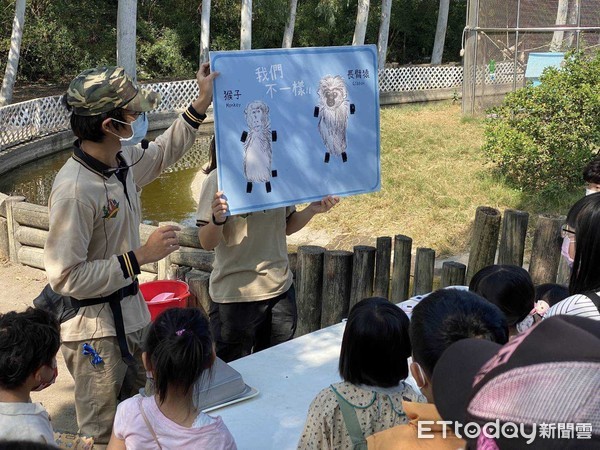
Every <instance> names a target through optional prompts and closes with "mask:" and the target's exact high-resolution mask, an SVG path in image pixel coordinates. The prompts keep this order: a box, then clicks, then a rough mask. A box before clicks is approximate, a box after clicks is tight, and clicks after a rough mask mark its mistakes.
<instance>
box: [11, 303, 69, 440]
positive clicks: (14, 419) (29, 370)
mask: <svg viewBox="0 0 600 450" xmlns="http://www.w3.org/2000/svg"><path fill="white" fill-rule="evenodd" d="M59 347H60V329H59V325H58V322H57V321H56V320H55V319H54V318H53V317H52V316H51V315H50V314H48V313H47V312H46V311H42V310H39V309H34V308H27V310H26V311H23V312H16V311H11V312H8V313H6V314H1V315H0V440H14V441H33V442H39V443H44V444H49V445H52V446H53V447H55V446H56V444H55V442H54V434H53V431H52V425H50V417H49V416H48V413H47V412H46V410H45V409H44V407H43V406H42V405H41V404H40V403H33V402H32V401H31V396H30V394H31V391H41V390H42V389H44V388H46V387H48V386H50V385H51V384H52V383H54V381H55V379H56V375H57V374H58V370H57V363H56V353H57V352H58V349H59Z"/></svg>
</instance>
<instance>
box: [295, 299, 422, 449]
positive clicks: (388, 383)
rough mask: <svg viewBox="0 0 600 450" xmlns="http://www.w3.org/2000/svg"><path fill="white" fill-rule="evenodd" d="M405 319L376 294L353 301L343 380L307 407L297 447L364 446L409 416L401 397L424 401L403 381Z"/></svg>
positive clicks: (407, 346)
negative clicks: (382, 431)
mask: <svg viewBox="0 0 600 450" xmlns="http://www.w3.org/2000/svg"><path fill="white" fill-rule="evenodd" d="M408 325H409V320H408V317H407V316H406V314H405V313H404V312H403V311H402V310H401V309H400V308H399V307H397V306H396V305H394V304H392V303H390V302H389V301H388V300H386V299H384V298H380V297H373V298H368V299H365V300H362V301H361V302H359V303H357V304H356V305H355V306H354V307H353V308H352V310H351V311H350V315H349V316H348V322H347V323H346V329H345V330H344V336H343V338H342V348H341V351H340V363H339V372H340V375H341V377H342V379H343V380H344V381H343V382H341V383H335V384H332V385H331V386H329V387H327V388H325V389H323V390H322V391H321V392H320V393H319V394H318V395H317V397H316V398H315V399H314V400H313V402H312V403H311V405H310V409H309V411H308V417H307V420H306V424H305V425H304V431H303V432H302V436H301V438H300V442H299V444H298V448H299V449H351V448H356V449H358V448H365V449H366V448H367V447H366V440H365V437H366V436H369V435H371V434H373V433H376V432H378V431H381V430H386V429H388V428H391V427H393V426H395V425H399V424H402V423H406V422H407V418H406V414H405V412H404V410H403V408H402V401H403V400H408V401H424V400H425V398H424V397H423V396H421V395H419V394H417V393H416V392H415V391H414V390H413V388H412V387H410V386H409V385H408V384H406V383H405V381H404V379H405V378H406V377H407V376H408V362H407V358H408V357H409V356H410V354H411V346H410V340H409V336H408Z"/></svg>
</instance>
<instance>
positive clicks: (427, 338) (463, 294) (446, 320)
mask: <svg viewBox="0 0 600 450" xmlns="http://www.w3.org/2000/svg"><path fill="white" fill-rule="evenodd" d="M465 338H480V339H486V340H489V341H492V342H497V343H499V344H505V343H506V342H508V327H507V326H506V320H505V319H504V315H503V314H502V312H501V311H500V310H499V309H498V308H497V307H496V306H494V305H492V304H490V303H489V302H488V301H486V300H484V299H483V298H481V297H479V296H478V295H475V294H473V293H472V292H468V291H465V290H458V289H440V290H438V291H436V292H433V293H432V294H430V295H429V296H427V297H425V298H424V299H423V300H422V301H421V302H420V303H419V304H418V305H417V306H415V308H414V309H413V313H412V319H411V322H410V341H411V345H412V355H413V362H412V364H411V365H410V371H411V373H412V375H413V377H414V378H415V381H416V382H417V385H418V386H419V388H420V389H421V392H422V393H423V394H424V395H425V397H426V398H427V402H428V403H414V402H410V401H403V402H402V409H403V410H404V411H406V414H407V415H408V418H409V420H410V422H409V423H408V424H405V425H398V426H396V427H393V428H390V429H389V430H385V431H381V432H379V433H375V434H374V435H372V436H369V437H368V438H367V444H368V446H369V447H368V448H369V450H379V449H381V450H400V449H407V450H412V449H421V448H431V449H439V450H444V449H448V450H455V449H457V448H462V447H463V446H464V442H463V441H462V439H459V438H458V437H456V436H455V435H454V434H453V433H452V432H451V429H449V431H450V432H448V434H444V433H443V429H442V426H441V425H438V424H435V423H434V422H433V421H438V420H442V419H441V417H440V415H439V413H438V411H437V409H436V407H435V405H434V404H433V388H432V385H431V379H432V377H433V369H434V367H435V365H436V363H437V360H438V359H439V358H440V356H441V355H442V353H443V352H444V350H446V348H448V347H449V346H450V345H451V344H452V343H454V342H456V341H458V340H460V339H465ZM419 421H430V422H428V424H427V425H426V428H428V429H430V430H431V431H430V432H428V434H429V436H432V438H429V439H428V438H422V439H419V437H418V423H419Z"/></svg>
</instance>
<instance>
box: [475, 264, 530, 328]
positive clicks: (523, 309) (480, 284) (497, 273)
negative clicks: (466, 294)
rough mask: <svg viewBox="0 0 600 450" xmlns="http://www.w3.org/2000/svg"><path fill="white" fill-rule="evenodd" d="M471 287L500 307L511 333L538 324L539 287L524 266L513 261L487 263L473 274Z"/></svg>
mask: <svg viewBox="0 0 600 450" xmlns="http://www.w3.org/2000/svg"><path fill="white" fill-rule="evenodd" d="M469 290H470V291H472V292H475V293H476V294H478V295H480V296H482V297H483V298H485V299H486V300H487V301H489V302H491V303H493V304H494V305H496V306H497V307H498V308H500V310H501V311H502V312H503V313H504V316H505V317H506V322H507V323H508V331H509V334H510V336H511V337H514V336H516V335H517V334H519V333H522V332H523V331H525V330H526V329H528V328H529V327H531V326H532V325H533V324H534V322H535V319H534V316H535V310H534V296H535V289H534V287H533V281H531V276H529V273H528V272H527V271H526V270H525V269H523V268H522V267H519V266H513V265H509V264H506V265H504V264H495V265H491V266H487V267H484V268H483V269H481V270H480V271H479V272H477V273H476V274H475V275H473V278H472V279H471V282H470V283H469Z"/></svg>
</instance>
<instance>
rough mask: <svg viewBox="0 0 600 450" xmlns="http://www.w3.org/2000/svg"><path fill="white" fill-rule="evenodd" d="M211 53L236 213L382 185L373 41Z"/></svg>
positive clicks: (226, 189) (226, 176) (220, 147)
mask: <svg viewBox="0 0 600 450" xmlns="http://www.w3.org/2000/svg"><path fill="white" fill-rule="evenodd" d="M210 61H211V70H214V71H218V72H219V74H220V75H219V76H218V77H217V78H215V81H214V85H213V111H214V112H213V113H214V123H215V144H216V152H217V155H216V156H217V169H216V170H217V178H218V184H219V190H222V191H223V193H224V195H225V196H226V197H227V201H228V203H229V212H230V214H244V213H247V212H253V211H260V210H267V209H271V208H277V207H281V206H289V205H294V204H298V203H307V202H312V201H316V200H320V199H322V198H323V197H325V196H326V195H340V196H349V195H357V194H361V193H366V192H373V191H378V190H379V189H380V186H381V170H380V163H379V158H380V136H379V81H378V71H377V48H376V47H375V46H374V45H364V46H344V47H319V48H292V49H268V50H244V51H219V52H210ZM355 105H356V106H355Z"/></svg>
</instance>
